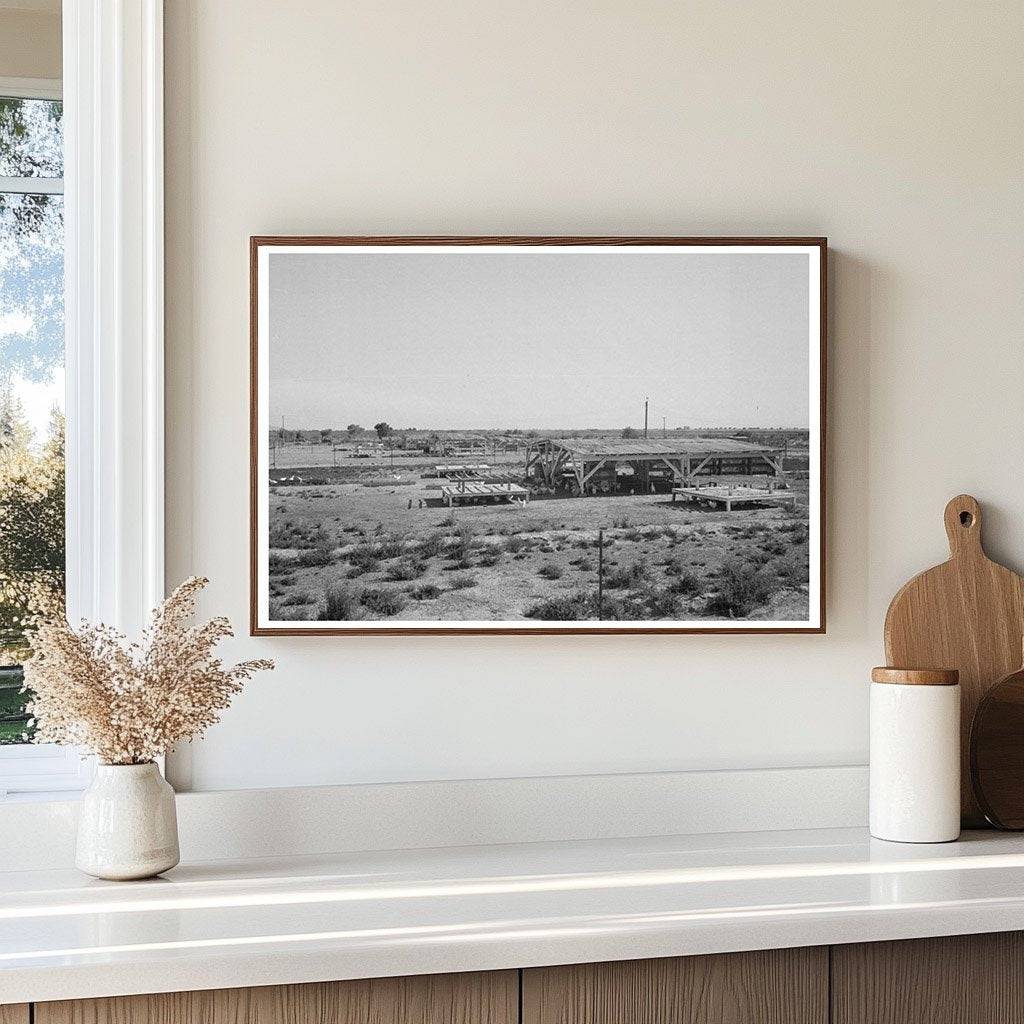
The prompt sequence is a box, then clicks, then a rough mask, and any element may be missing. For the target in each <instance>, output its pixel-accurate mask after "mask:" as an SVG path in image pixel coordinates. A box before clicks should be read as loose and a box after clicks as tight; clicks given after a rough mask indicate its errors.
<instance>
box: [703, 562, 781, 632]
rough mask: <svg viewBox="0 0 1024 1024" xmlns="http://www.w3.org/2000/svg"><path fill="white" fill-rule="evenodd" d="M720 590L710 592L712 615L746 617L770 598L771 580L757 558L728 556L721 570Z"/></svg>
mask: <svg viewBox="0 0 1024 1024" xmlns="http://www.w3.org/2000/svg"><path fill="white" fill-rule="evenodd" d="M717 588H718V589H717V591H716V593H714V594H712V595H711V599H710V600H709V601H708V604H707V610H708V611H709V612H711V613H712V614H713V615H721V616H727V617H729V618H743V616H745V615H749V614H750V613H751V612H752V611H753V610H754V609H755V608H758V607H760V606H761V605H763V604H764V603H765V601H767V600H768V597H769V595H770V594H771V584H770V582H769V580H768V577H767V575H766V574H765V572H764V571H763V569H762V568H761V566H759V565H758V564H756V563H755V562H752V561H743V560H742V559H739V558H736V557H730V558H727V559H726V560H725V561H724V562H723V563H722V567H721V569H719V571H718V581H717Z"/></svg>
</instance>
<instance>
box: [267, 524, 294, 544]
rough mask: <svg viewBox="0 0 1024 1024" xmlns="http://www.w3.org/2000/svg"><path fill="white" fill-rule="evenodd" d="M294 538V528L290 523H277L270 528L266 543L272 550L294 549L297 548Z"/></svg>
mask: <svg viewBox="0 0 1024 1024" xmlns="http://www.w3.org/2000/svg"><path fill="white" fill-rule="evenodd" d="M296 536H297V535H296V532H295V527H294V526H292V524H291V523H279V524H274V525H272V526H271V527H270V533H269V537H268V541H269V544H270V547H272V548H294V547H298V545H297V544H296V543H295V538H296Z"/></svg>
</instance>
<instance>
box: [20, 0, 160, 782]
mask: <svg viewBox="0 0 1024 1024" xmlns="http://www.w3.org/2000/svg"><path fill="white" fill-rule="evenodd" d="M63 39H64V64H63V82H62V83H52V82H45V81H43V80H39V81H36V82H33V80H24V79H21V80H17V82H20V83H21V85H22V88H23V89H26V90H27V89H32V88H35V89H49V90H50V95H44V94H42V93H41V92H33V96H38V97H39V98H49V99H52V98H59V97H60V93H61V91H62V92H63V100H64V232H65V234H64V239H65V243H64V244H65V249H64V251H65V262H64V282H65V303H64V322H65V377H66V381H67V396H66V403H65V413H66V419H67V444H66V464H67V543H66V550H67V605H68V618H69V619H70V620H71V621H72V622H74V621H77V620H78V619H80V618H86V619H89V620H91V621H99V622H105V623H107V624H108V625H112V626H116V627H117V628H118V629H121V630H124V631H125V632H126V633H128V634H129V635H137V634H138V633H139V631H140V630H141V628H142V626H143V624H144V623H145V621H146V619H147V617H148V613H149V611H150V610H151V609H152V608H153V607H155V605H156V604H157V603H158V602H159V601H160V600H161V599H162V597H163V596H164V436H163V432H164V393H163V388H164V356H163V333H164V298H163V288H164V283H163V275H164V262H163V261H164V254H163V205H164V204H163V0H64V3H63ZM7 83H8V84H9V86H10V87H14V86H15V85H16V82H14V81H12V80H7ZM54 90H56V96H55V95H54ZM6 95H16V94H15V93H12V92H10V91H8V92H7V93H6ZM91 775H92V765H91V763H90V762H89V761H88V760H83V759H82V758H81V757H80V756H79V754H78V752H77V751H73V750H67V749H62V748H60V747H53V746H42V745H39V746H32V745H25V746H15V747H7V748H0V799H2V798H3V797H4V796H5V795H7V796H12V795H13V796H14V797H15V798H17V797H18V795H21V794H35V795H36V796H37V797H42V796H43V795H49V794H53V795H55V796H60V795H61V794H62V793H64V794H66V793H67V791H69V790H78V789H81V788H83V787H84V786H85V785H87V783H88V780H89V778H91Z"/></svg>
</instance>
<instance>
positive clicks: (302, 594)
mask: <svg viewBox="0 0 1024 1024" xmlns="http://www.w3.org/2000/svg"><path fill="white" fill-rule="evenodd" d="M315 603H316V597H314V596H313V594H311V593H310V592H309V591H308V590H302V591H299V592H298V593H296V594H289V595H288V596H287V597H286V598H285V599H284V600H283V601H282V602H281V604H283V605H297V604H315Z"/></svg>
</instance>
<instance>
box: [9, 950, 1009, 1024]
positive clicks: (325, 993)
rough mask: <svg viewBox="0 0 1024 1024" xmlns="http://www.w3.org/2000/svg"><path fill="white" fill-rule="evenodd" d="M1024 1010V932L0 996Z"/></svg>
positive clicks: (579, 1007) (816, 1016) (146, 1004)
mask: <svg viewBox="0 0 1024 1024" xmlns="http://www.w3.org/2000/svg"><path fill="white" fill-rule="evenodd" d="M30 1020H31V1021H33V1024H1024V933H1017V932H1007V933H1002V934H993V935H965V936H957V937H954V938H940V939H914V940H911V941H907V942H872V943H861V944H858V945H849V946H832V947H826V946H818V947H810V948H804V949H774V950H763V951H760V952H753V953H721V954H715V955H712V956H692V957H676V958H669V959H660V960H630V961H624V962H620V963H604V964H582V965H576V966H568V967H539V968H530V969H527V970H523V971H493V972H488V973H475V974H444V975H432V976H425V977H411V978H378V979H374V980H369V981H341V982H329V983H323V984H315V985H278V986H273V987H267V988H248V989H246V988H241V989H223V990H219V991H212V992H176V993H170V994H166V995H152V996H123V997H118V998H113V999H85V1000H79V1001H74V1002H54V1003H37V1004H36V1005H35V1008H34V1016H31V1015H30V1013H29V1008H28V1007H26V1006H0V1024H29V1021H30Z"/></svg>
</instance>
